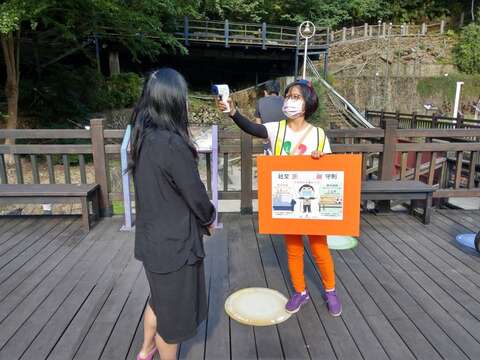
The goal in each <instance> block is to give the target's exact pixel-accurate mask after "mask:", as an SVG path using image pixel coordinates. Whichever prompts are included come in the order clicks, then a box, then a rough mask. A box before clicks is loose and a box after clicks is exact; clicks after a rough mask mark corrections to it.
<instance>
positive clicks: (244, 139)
mask: <svg viewBox="0 0 480 360" xmlns="http://www.w3.org/2000/svg"><path fill="white" fill-rule="evenodd" d="M240 147H241V150H240V151H241V157H242V159H241V166H242V169H241V199H240V212H241V213H242V214H251V213H252V212H253V209H252V137H251V136H250V135H248V134H247V133H245V132H243V131H242V134H241V146H240Z"/></svg>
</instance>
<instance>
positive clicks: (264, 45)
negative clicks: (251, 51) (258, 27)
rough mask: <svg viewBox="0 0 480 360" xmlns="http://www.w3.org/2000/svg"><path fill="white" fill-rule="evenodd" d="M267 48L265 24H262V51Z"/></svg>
mask: <svg viewBox="0 0 480 360" xmlns="http://www.w3.org/2000/svg"><path fill="white" fill-rule="evenodd" d="M266 48H267V24H266V23H262V49H263V50H265V49H266Z"/></svg>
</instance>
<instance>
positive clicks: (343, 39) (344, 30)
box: [342, 27, 347, 41]
mask: <svg viewBox="0 0 480 360" xmlns="http://www.w3.org/2000/svg"><path fill="white" fill-rule="evenodd" d="M346 40H347V28H346V27H344V28H343V29H342V41H346Z"/></svg>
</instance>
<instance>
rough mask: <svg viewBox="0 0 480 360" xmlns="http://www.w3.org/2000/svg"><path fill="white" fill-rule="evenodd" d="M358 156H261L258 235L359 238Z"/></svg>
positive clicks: (359, 165) (359, 166)
mask: <svg viewBox="0 0 480 360" xmlns="http://www.w3.org/2000/svg"><path fill="white" fill-rule="evenodd" d="M361 165H362V156H361V155H355V154H353V155H352V154H332V155H325V156H324V157H322V158H321V159H318V160H316V159H312V158H311V157H310V156H259V157H258V158H257V166H258V200H259V213H258V216H259V231H260V233H262V234H300V235H349V236H358V235H359V234H360V190H361Z"/></svg>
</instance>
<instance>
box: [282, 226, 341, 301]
mask: <svg viewBox="0 0 480 360" xmlns="http://www.w3.org/2000/svg"><path fill="white" fill-rule="evenodd" d="M308 238H309V239H310V248H311V249H312V253H313V257H314V258H315V262H316V263H317V266H318V268H319V270H320V273H321V275H322V283H323V287H324V289H325V290H333V289H335V268H334V266H333V259H332V254H331V253H330V249H329V248H328V245H327V237H326V236H325V235H309V236H308ZM285 244H286V246H287V256H288V270H289V271H290V277H291V279H292V283H293V287H294V288H295V291H296V292H302V291H304V290H305V275H304V272H303V256H304V253H305V249H304V246H303V239H302V235H285Z"/></svg>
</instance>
